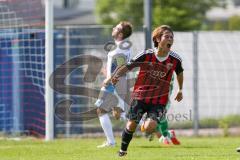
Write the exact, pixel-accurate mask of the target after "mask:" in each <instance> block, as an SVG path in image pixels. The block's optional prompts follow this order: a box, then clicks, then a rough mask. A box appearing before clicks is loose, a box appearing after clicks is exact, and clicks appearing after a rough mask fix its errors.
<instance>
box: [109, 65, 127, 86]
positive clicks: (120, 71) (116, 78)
mask: <svg viewBox="0 0 240 160" xmlns="http://www.w3.org/2000/svg"><path fill="white" fill-rule="evenodd" d="M128 71H129V69H128V67H127V66H126V65H122V66H120V67H118V68H117V69H116V70H115V72H114V73H113V75H112V77H111V82H112V84H113V85H115V84H117V82H118V81H119V77H122V76H123V75H125V74H126V73H127V72H128Z"/></svg>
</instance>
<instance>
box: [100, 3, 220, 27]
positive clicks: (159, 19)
mask: <svg viewBox="0 0 240 160" xmlns="http://www.w3.org/2000/svg"><path fill="white" fill-rule="evenodd" d="M152 2H153V4H152V7H153V8H152V11H153V16H152V17H153V26H154V27H155V26H158V25H160V24H168V25H170V26H172V27H173V29H174V30H179V31H187V30H198V29H201V27H202V25H203V24H204V23H203V22H204V21H205V20H206V16H205V14H206V12H207V11H208V10H209V9H210V8H211V7H214V6H219V2H221V3H222V2H224V0H221V1H219V0H152ZM96 13H97V16H98V18H99V22H100V23H102V24H116V23H117V22H119V21H121V20H128V21H131V22H132V23H133V25H134V26H142V25H143V0H97V7H96Z"/></svg>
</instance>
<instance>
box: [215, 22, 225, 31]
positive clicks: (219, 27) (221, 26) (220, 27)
mask: <svg viewBox="0 0 240 160" xmlns="http://www.w3.org/2000/svg"><path fill="white" fill-rule="evenodd" d="M213 30H215V31H221V30H227V24H226V22H223V21H216V22H214V24H213Z"/></svg>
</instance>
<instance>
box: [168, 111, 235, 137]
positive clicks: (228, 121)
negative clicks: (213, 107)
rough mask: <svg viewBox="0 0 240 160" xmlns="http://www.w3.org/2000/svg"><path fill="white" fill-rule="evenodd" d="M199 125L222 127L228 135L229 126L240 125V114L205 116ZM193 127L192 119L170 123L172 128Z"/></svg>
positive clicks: (202, 126) (203, 126)
mask: <svg viewBox="0 0 240 160" xmlns="http://www.w3.org/2000/svg"><path fill="white" fill-rule="evenodd" d="M199 126H200V128H222V129H224V133H226V135H227V129H228V128H229V127H239V126H240V115H228V116H225V117H222V118H203V119H201V120H200V122H199ZM192 127H193V123H192V121H184V122H173V123H170V128H174V129H190V128H192Z"/></svg>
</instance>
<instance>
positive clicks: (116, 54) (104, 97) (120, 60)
mask: <svg viewBox="0 0 240 160" xmlns="http://www.w3.org/2000/svg"><path fill="white" fill-rule="evenodd" d="M131 34H132V25H131V24H130V23H129V22H127V21H122V22H120V23H119V24H117V25H116V26H115V27H114V28H113V29H112V37H113V39H114V41H115V47H113V48H112V49H111V50H110V52H109V53H108V57H107V68H106V69H107V78H106V79H105V80H104V82H103V87H102V88H101V92H100V96H99V98H98V100H97V101H96V103H95V106H97V107H98V109H97V114H98V117H99V121H100V124H101V126H102V128H103V131H104V134H105V136H106V138H107V141H106V142H104V143H103V144H102V145H99V146H97V147H98V148H103V147H112V146H115V144H116V142H115V139H114V135H113V129H112V123H111V120H110V117H109V114H108V113H109V112H110V111H112V112H113V116H114V117H115V118H116V119H119V118H120V117H121V118H122V119H124V118H125V112H124V110H125V107H124V105H126V104H125V102H124V101H123V99H124V97H125V96H126V95H127V91H128V89H127V77H126V76H123V77H121V79H120V81H119V83H118V85H116V86H113V85H112V84H111V83H109V81H110V79H111V76H112V74H113V72H114V71H115V69H116V68H117V67H119V66H121V65H124V64H126V63H127V62H128V61H129V59H130V54H131V49H130V47H131V43H130V41H128V37H129V36H131ZM113 95H115V97H117V100H118V103H116V101H114V99H113V98H114V96H113ZM120 97H123V99H122V98H120ZM115 99H116V98H115ZM116 104H117V105H116Z"/></svg>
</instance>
